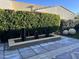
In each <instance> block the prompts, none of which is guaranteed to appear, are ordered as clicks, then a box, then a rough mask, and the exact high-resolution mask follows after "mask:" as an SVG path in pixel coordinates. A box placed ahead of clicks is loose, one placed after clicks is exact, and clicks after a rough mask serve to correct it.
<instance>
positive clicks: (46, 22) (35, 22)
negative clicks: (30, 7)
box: [0, 9, 60, 31]
mask: <svg viewBox="0 0 79 59" xmlns="http://www.w3.org/2000/svg"><path fill="white" fill-rule="evenodd" d="M55 26H56V27H55ZM59 26H60V17H59V16H58V15H55V14H48V13H35V12H26V11H14V10H2V9H0V31H2V30H9V29H11V30H16V29H21V28H25V29H36V28H43V27H54V29H55V28H56V29H55V31H57V30H58V27H59Z"/></svg>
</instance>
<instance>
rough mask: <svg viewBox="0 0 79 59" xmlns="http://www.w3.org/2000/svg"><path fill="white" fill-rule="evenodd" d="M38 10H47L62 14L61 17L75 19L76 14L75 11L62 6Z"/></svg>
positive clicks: (46, 11) (47, 11)
mask: <svg viewBox="0 0 79 59" xmlns="http://www.w3.org/2000/svg"><path fill="white" fill-rule="evenodd" d="M36 12H45V13H51V14H57V15H60V18H61V19H65V20H69V19H74V17H75V16H76V15H75V14H74V13H72V12H70V11H68V10H66V9H64V8H63V7H61V6H56V7H48V8H45V9H40V10H36Z"/></svg>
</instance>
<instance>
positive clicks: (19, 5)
mask: <svg viewBox="0 0 79 59" xmlns="http://www.w3.org/2000/svg"><path fill="white" fill-rule="evenodd" d="M12 6H13V9H14V10H21V11H31V8H29V6H33V8H32V9H33V10H34V9H36V8H40V7H42V6H39V5H34V4H29V3H23V2H16V1H12Z"/></svg>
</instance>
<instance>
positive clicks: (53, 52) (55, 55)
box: [0, 37, 79, 59]
mask: <svg viewBox="0 0 79 59" xmlns="http://www.w3.org/2000/svg"><path fill="white" fill-rule="evenodd" d="M4 58H5V59H79V40H77V39H73V38H68V37H62V38H61V40H58V41H53V42H47V43H42V44H40V45H35V46H30V47H24V48H18V49H13V50H10V49H8V46H7V43H5V44H3V43H0V59H4Z"/></svg>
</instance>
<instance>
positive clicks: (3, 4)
mask: <svg viewBox="0 0 79 59" xmlns="http://www.w3.org/2000/svg"><path fill="white" fill-rule="evenodd" d="M0 8H1V9H12V1H11V0H0Z"/></svg>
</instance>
